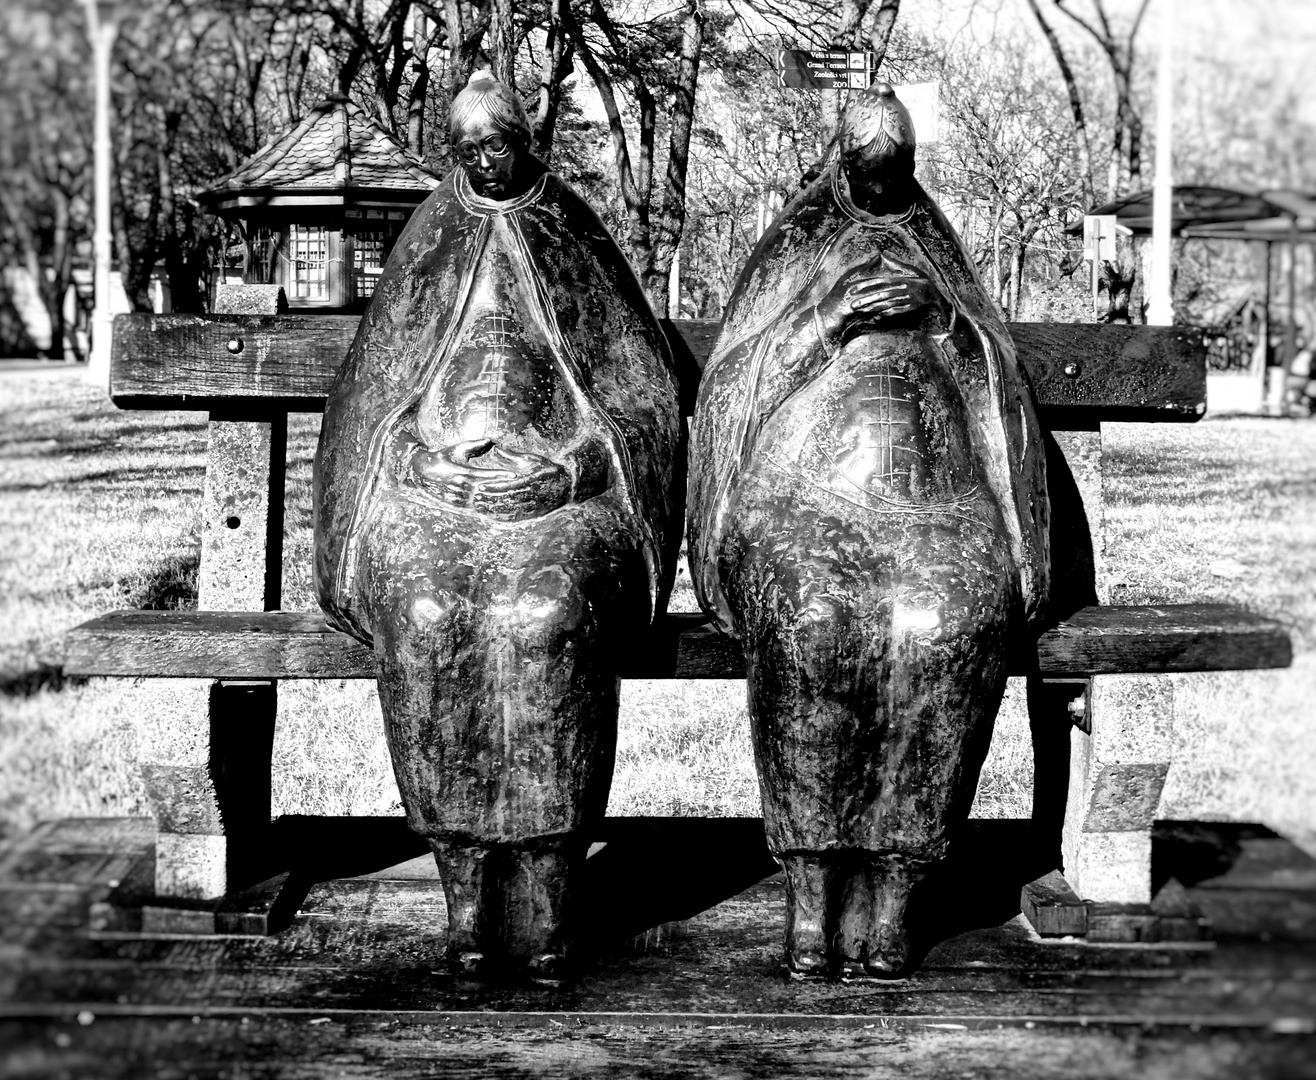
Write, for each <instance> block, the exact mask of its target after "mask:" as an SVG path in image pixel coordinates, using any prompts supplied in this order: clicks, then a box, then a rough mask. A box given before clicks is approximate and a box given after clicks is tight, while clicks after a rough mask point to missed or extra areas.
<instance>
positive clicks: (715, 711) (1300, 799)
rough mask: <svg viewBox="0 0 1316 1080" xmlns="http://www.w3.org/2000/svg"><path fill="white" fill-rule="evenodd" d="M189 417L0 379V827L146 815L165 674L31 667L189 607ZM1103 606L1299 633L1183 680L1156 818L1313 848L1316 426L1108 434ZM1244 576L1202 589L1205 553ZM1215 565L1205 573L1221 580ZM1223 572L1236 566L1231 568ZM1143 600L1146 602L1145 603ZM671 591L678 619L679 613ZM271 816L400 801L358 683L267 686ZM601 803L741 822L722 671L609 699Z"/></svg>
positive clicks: (753, 808) (1012, 805) (742, 806)
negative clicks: (1247, 823)
mask: <svg viewBox="0 0 1316 1080" xmlns="http://www.w3.org/2000/svg"><path fill="white" fill-rule="evenodd" d="M204 420H205V418H204V416H201V415H198V414H189V413H178V414H171V413H157V414H142V413H120V412H118V411H116V410H115V409H114V408H113V407H112V406H111V405H109V404H108V403H107V402H106V401H105V400H104V398H103V396H102V395H101V394H99V393H98V392H96V391H93V390H89V389H88V388H86V387H84V386H82V385H81V384H80V383H78V382H76V381H75V380H74V379H73V378H72V377H71V376H68V375H61V376H49V375H46V376H41V377H22V376H17V375H7V376H4V377H3V379H0V551H3V552H4V553H5V554H4V555H3V556H0V581H2V582H3V585H4V593H3V595H2V596H0V836H3V835H4V834H5V833H6V832H11V831H15V830H21V829H25V828H27V827H29V826H30V825H31V824H32V823H33V822H35V821H37V820H40V819H43V818H48V817H54V816H63V815H70V814H93V815H94V814H125V813H144V812H146V806H145V803H144V797H143V792H142V789H141V787H140V783H139V781H138V779H137V776H136V772H135V769H134V767H133V765H132V761H133V756H134V753H135V740H136V730H137V728H136V723H137V720H138V718H139V716H140V715H141V714H142V712H143V711H144V710H145V709H148V708H152V707H161V706H159V704H158V702H159V701H160V700H163V699H164V698H165V697H167V692H166V690H167V688H166V687H165V686H163V685H162V684H161V683H159V682H154V683H152V682H150V681H146V680H139V681H134V682H129V681H125V680H91V681H89V682H87V683H86V684H85V685H76V686H75V685H70V684H69V683H68V682H67V681H65V682H61V681H60V680H59V679H58V677H57V676H56V673H55V669H53V668H51V667H49V666H44V667H43V661H44V662H46V663H47V664H48V662H49V661H50V659H51V658H53V657H55V656H56V655H57V652H58V648H57V646H58V640H59V637H60V634H61V633H62V632H63V631H64V630H66V629H67V628H68V627H71V626H73V625H75V624H76V623H78V622H80V621H82V620H84V619H86V618H90V617H92V616H93V615H96V614H100V613H103V612H105V611H108V610H112V609H114V608H119V607H133V606H148V605H149V606H177V605H180V604H186V603H188V602H189V597H191V596H194V589H195V567H196V553H197V547H198V535H199V522H198V520H197V515H198V505H199V501H200V491H201V482H202V469H203V467H204V450H205V423H204ZM317 428H318V418H316V417H310V416H302V417H294V418H293V420H292V424H291V430H290V437H289V451H288V458H289V479H288V485H287V513H286V524H287V535H286V539H285V552H286V559H285V574H284V582H283V604H284V607H286V608H289V609H309V608H312V607H313V606H314V601H313V597H312V592H311V586H310V573H309V567H310V520H311V509H310V460H311V455H312V454H313V452H314V445H315V435H316V431H317ZM1108 447H1109V449H1110V451H1111V453H1112V457H1113V460H1114V462H1115V468H1114V469H1113V471H1112V472H1113V475H1112V476H1111V478H1110V481H1109V491H1108V497H1109V498H1110V499H1111V500H1112V507H1111V511H1110V517H1109V522H1110V525H1111V534H1112V543H1111V548H1110V551H1109V552H1108V561H1109V566H1110V568H1111V571H1112V574H1113V576H1114V578H1115V579H1116V581H1117V582H1118V588H1117V589H1116V590H1115V592H1114V595H1112V597H1111V599H1112V600H1116V601H1119V600H1124V601H1125V602H1135V603H1136V602H1141V601H1143V600H1148V601H1156V600H1160V601H1169V600H1179V599H1220V600H1237V601H1240V602H1243V603H1247V604H1249V605H1252V606H1254V607H1256V608H1257V609H1258V610H1261V611H1265V612H1268V613H1278V614H1280V615H1281V617H1283V618H1285V619H1287V620H1288V621H1289V622H1290V623H1291V625H1292V626H1293V627H1294V630H1295V642H1296V643H1297V645H1298V648H1299V650H1300V655H1299V661H1298V663H1297V664H1296V665H1295V668H1294V669H1293V670H1292V671H1290V672H1280V673H1271V672H1259V673H1243V674H1237V675H1220V676H1192V677H1187V676H1185V677H1181V678H1178V679H1177V682H1178V695H1179V702H1180V704H1181V706H1182V709H1181V712H1182V713H1183V714H1184V718H1183V722H1182V723H1181V724H1180V726H1179V738H1180V741H1181V743H1182V750H1183V754H1182V759H1183V760H1182V764H1179V765H1176V768H1175V769H1174V770H1173V771H1172V772H1171V777H1170V782H1169V785H1168V787H1167V792H1166V804H1165V807H1164V808H1163V811H1164V813H1165V814H1166V815H1167V816H1183V817H1193V816H1199V817H1225V818H1230V817H1233V818H1243V819H1250V820H1260V821H1264V822H1266V823H1267V824H1270V825H1272V826H1275V827H1278V828H1280V829H1281V830H1282V831H1285V832H1287V833H1288V834H1289V835H1291V836H1294V837H1295V839H1298V840H1299V841H1300V842H1303V843H1305V844H1306V845H1307V846H1308V847H1311V848H1316V821H1314V820H1313V819H1314V818H1316V814H1313V807H1316V780H1314V779H1313V778H1312V777H1311V776H1310V775H1308V774H1310V773H1311V772H1312V771H1313V770H1312V765H1313V764H1316V744H1313V741H1312V735H1311V734H1310V732H1311V731H1313V730H1316V728H1313V727H1312V726H1311V725H1310V724H1309V722H1308V716H1309V710H1310V699H1311V696H1312V694H1313V687H1314V686H1316V670H1314V668H1313V663H1312V652H1311V649H1312V645H1313V642H1314V640H1316V631H1314V627H1316V592H1314V589H1313V583H1314V582H1316V572H1314V571H1313V569H1312V568H1311V566H1310V565H1309V562H1310V560H1309V558H1308V553H1309V552H1310V551H1311V550H1312V547H1313V541H1314V540H1316V499H1313V498H1311V496H1312V495H1313V493H1316V492H1314V484H1316V478H1314V476H1313V468H1314V466H1313V461H1314V460H1316V455H1314V454H1313V451H1316V424H1307V425H1302V424H1296V423H1292V422H1278V421H1270V422H1266V421H1227V422H1226V421H1214V422H1207V423H1204V424H1200V425H1196V426H1195V427H1135V426H1123V427H1118V428H1116V429H1113V430H1112V432H1111V434H1110V437H1109V438H1108ZM1225 559H1236V560H1239V561H1241V562H1242V563H1244V564H1246V567H1247V569H1246V571H1245V572H1244V573H1243V575H1242V576H1241V577H1237V578H1221V577H1216V576H1212V574H1211V573H1210V571H1209V570H1208V569H1206V568H1207V567H1208V566H1209V564H1211V563H1212V562H1216V561H1220V560H1225ZM1217 569H1220V568H1219V567H1217ZM1224 569H1226V570H1230V569H1236V568H1230V567H1225V568H1224ZM1154 590H1155V591H1154ZM691 605H692V598H691V597H690V595H689V591H688V587H687V588H686V589H685V591H684V593H683V594H681V595H678V597H677V599H676V603H675V605H674V606H676V607H684V608H689V607H690V606H691ZM1022 699H1023V694H1022V687H1021V686H1019V685H1017V683H1016V682H1015V681H1012V684H1011V690H1010V693H1009V694H1008V695H1007V701H1006V706H1005V707H1004V708H1003V710H1002V713H1001V716H1000V718H999V720H998V722H997V735H996V739H995V741H994V742H993V746H992V753H991V756H990V758H989V760H988V763H987V767H986V769H985V770H984V774H983V779H982V783H981V784H980V787H979V792H978V799H977V802H976V804H975V810H974V812H975V813H976V814H978V815H979V816H987V817H1017V816H1026V815H1027V813H1028V808H1029V801H1030V791H1031V783H1032V776H1031V773H1032V760H1031V748H1030V744H1029V737H1028V724H1027V718H1026V715H1025V712H1024V708H1023V701H1022ZM274 797H275V808H276V812H279V813H294V812H296V813H322V814H387V813H397V812H398V810H399V805H398V800H397V790H396V787H395V786H394V784H393V781H392V778H391V770H390V767H389V763H388V758H387V753H386V751H385V748H384V743H383V738H382V734H381V729H380V721H379V715H378V702H377V700H376V698H375V695H374V692H373V688H372V687H371V686H370V685H369V684H367V683H361V682H355V683H353V682H326V683H311V682H307V683H294V682H287V683H284V684H283V685H282V686H281V688H280V722H279V727H278V734H277V736H276V744H275V775H274ZM610 812H611V813H614V814H702V815H713V814H722V815H742V814H745V815H748V814H756V813H757V812H758V792H757V784H756V781H755V779H754V769H753V762H752V760H751V755H750V749H749V735H748V723H747V719H746V716H745V708H744V688H743V684H741V683H739V682H734V683H719V682H690V683H670V682H656V683H641V682H628V683H626V684H625V685H624V689H623V702H622V715H621V718H620V730H619V745H618V756H617V771H616V776H615V780H614V783H613V794H612V800H611V803H610Z"/></svg>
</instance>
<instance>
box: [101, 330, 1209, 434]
mask: <svg viewBox="0 0 1316 1080" xmlns="http://www.w3.org/2000/svg"><path fill="white" fill-rule="evenodd" d="M359 321H360V320H359V318H358V317H356V316H351V315H271V316H243V315H120V316H118V317H117V318H116V319H115V321H114V359H113V365H112V370H111V379H110V396H111V398H113V400H114V401H115V403H116V404H117V405H119V407H120V408H125V409H207V410H210V411H212V412H215V413H217V414H231V415H233V416H234V417H235V418H236V417H239V416H241V417H243V418H246V417H254V416H255V415H258V414H259V412H261V411H262V410H264V411H290V412H319V411H321V410H322V409H323V408H324V398H325V394H326V393H327V392H328V389H329V384H330V381H331V380H332V378H333V375H334V372H335V371H336V370H337V368H338V366H339V365H340V364H341V363H342V360H343V357H344V356H345V355H346V353H347V349H348V347H349V345H350V344H351V342H352V338H353V337H354V335H355V334H356V328H357V325H358V323H359ZM1008 325H1009V329H1010V334H1011V336H1012V337H1013V338H1014V341H1015V345H1016V348H1017V349H1018V353H1019V359H1020V362H1021V364H1022V365H1023V367H1024V369H1025V370H1026V371H1027V373H1028V377H1029V379H1030V380H1031V382H1032V384H1033V389H1034V393H1035V394H1036V396H1037V401H1038V407H1039V410H1040V413H1041V421H1042V424H1043V426H1044V427H1046V428H1048V429H1050V430H1091V429H1093V428H1095V426H1096V424H1098V423H1099V422H1101V421H1107V420H1143V421H1148V420H1151V421H1194V420H1197V419H1199V418H1200V417H1201V416H1202V415H1203V414H1204V413H1205V411H1206V374H1205V365H1204V362H1203V357H1204V347H1203V344H1202V335H1201V332H1200V331H1199V330H1196V329H1192V328H1187V327H1177V326H1176V327H1153V326H1103V325H1096V324H1087V323H1074V324H1052V323H1010V324H1008ZM716 330H717V323H716V322H713V321H710V320H677V321H675V322H672V323H669V324H668V334H669V337H670V338H671V340H672V343H673V347H674V349H675V351H676V353H677V360H678V366H679V367H680V369H681V374H682V379H683V387H682V389H683V394H682V396H683V398H684V399H685V400H684V404H685V407H686V409H687V411H688V410H689V409H690V408H691V407H692V405H693V401H694V386H695V384H696V383H697V382H698V370H699V369H702V367H703V365H704V363H705V361H706V360H707V357H708V352H709V349H710V348H711V346H712V342H713V338H714V335H715V334H716Z"/></svg>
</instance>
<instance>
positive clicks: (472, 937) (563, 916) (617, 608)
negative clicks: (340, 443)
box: [371, 512, 644, 976]
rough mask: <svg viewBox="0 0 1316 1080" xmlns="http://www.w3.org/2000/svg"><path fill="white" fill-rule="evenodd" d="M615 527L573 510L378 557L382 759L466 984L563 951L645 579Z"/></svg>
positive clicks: (375, 623) (607, 775)
mask: <svg viewBox="0 0 1316 1080" xmlns="http://www.w3.org/2000/svg"><path fill="white" fill-rule="evenodd" d="M610 524H611V522H610V521H609V519H608V518H607V517H605V516H604V515H603V514H602V513H597V514H594V515H593V516H585V514H584V513H583V512H581V516H580V518H579V519H576V520H573V519H572V518H571V517H569V516H567V515H566V514H564V515H563V516H562V517H561V518H559V519H555V520H554V522H553V528H552V529H549V528H544V529H542V530H532V529H531V528H526V529H524V530H522V531H521V532H520V533H519V534H517V533H509V534H506V535H505V536H500V537H498V538H497V539H498V541H499V544H498V545H497V546H495V545H494V544H492V543H491V541H490V539H489V538H487V537H483V536H482V535H481V536H480V537H477V540H476V542H471V543H468V544H466V545H462V544H459V543H458V538H454V537H453V536H452V535H451V534H449V535H448V536H447V537H445V540H446V543H445V546H444V547H443V548H442V549H441V550H438V551H435V552H434V553H433V554H431V553H430V552H429V551H426V550H425V549H421V550H420V551H419V553H418V554H410V557H408V555H409V553H408V552H406V551H405V550H404V551H402V552H398V551H397V550H396V549H395V550H394V551H392V552H389V551H387V550H385V549H384V548H383V547H382V545H381V547H380V548H379V549H376V550H379V551H380V552H381V553H382V554H383V556H384V557H386V558H389V560H390V562H391V565H387V566H386V572H385V573H381V574H380V575H379V577H378V578H377V579H376V582H375V583H374V590H373V593H372V595H373V597H374V601H375V602H374V605H373V606H372V609H371V628H372V631H373V633H374V635H375V644H376V654H377V656H378V657H379V663H380V680H379V686H380V697H381V702H382V704H383V711H384V722H385V731H386V734H387V737H388V743H389V751H390V754H391V756H392V758H393V768H394V773H395V775H396V777H397V781H398V789H399V792H400V793H401V795H402V801H403V804H404V805H405V807H406V809H407V820H408V823H409V824H410V825H411V827H412V828H413V829H414V830H415V831H416V832H418V833H420V834H421V835H423V836H425V837H426V838H428V839H429V840H430V841H431V845H432V847H433V848H434V851H435V856H436V859H437V861H438V865H439V870H440V874H441V876H442V877H443V879H444V883H445V889H446V891H447V894H448V901H449V932H450V935H451V944H450V946H449V949H448V953H449V958H450V959H451V960H453V961H454V962H455V963H456V965H457V966H458V967H460V968H462V969H464V970H465V969H470V968H473V967H492V966H506V965H510V966H513V967H520V968H528V969H529V970H530V971H531V972H532V973H535V974H540V975H545V976H548V975H553V974H556V973H558V972H559V971H560V969H561V967H562V965H563V963H564V961H565V958H566V956H567V955H568V953H569V952H570V944H571V942H570V938H571V930H572V922H573V920H572V917H571V907H572V902H573V895H574V894H575V893H577V892H578V891H579V884H578V878H579V870H580V868H581V867H582V866H583V864H584V856H585V851H586V849H587V846H588V842H589V840H590V839H591V836H590V830H591V829H592V828H593V827H594V825H595V824H596V823H597V822H599V821H601V819H602V817H603V812H604V809H605V807H606V804H607V797H608V788H609V785H610V782H611V777H612V766H613V759H614V754H615V748H616V722H617V701H618V679H617V675H616V660H615V650H616V649H617V647H618V644H619V643H620V642H622V641H624V640H625V639H626V637H627V632H628V630H629V629H630V628H631V623H635V622H639V621H641V620H640V619H639V618H637V615H638V614H639V613H637V612H636V611H634V610H632V607H631V605H632V603H633V601H634V598H635V597H636V596H637V595H638V596H643V593H637V592H636V586H637V583H638V584H639V585H640V586H641V587H643V584H644V579H643V578H642V577H641V576H639V575H640V574H642V573H643V567H642V564H639V563H638V560H636V559H634V558H629V557H626V556H627V555H628V554H633V553H628V552H626V551H623V555H622V556H621V557H619V556H617V555H615V554H614V553H612V552H610V551H609V550H607V548H606V547H605V546H604V545H605V544H606V543H608V542H609V541H610V540H612V539H613V536H615V534H612V535H610V534H609V532H608V531H607V528H606V527H607V526H608V525H610ZM391 532H392V534H393V536H395V537H396V536H398V535H403V536H405V535H406V534H405V533H404V531H403V530H402V529H400V528H398V527H396V526H395V527H394V528H393V529H392V530H391ZM382 534H383V530H381V539H382ZM486 550H493V551H495V552H496V554H497V561H496V562H493V561H492V560H490V559H488V558H487V556H486V554H485V552H486ZM399 556H400V557H399ZM642 611H643V609H642V608H641V609H640V612H642ZM628 616H629V618H628Z"/></svg>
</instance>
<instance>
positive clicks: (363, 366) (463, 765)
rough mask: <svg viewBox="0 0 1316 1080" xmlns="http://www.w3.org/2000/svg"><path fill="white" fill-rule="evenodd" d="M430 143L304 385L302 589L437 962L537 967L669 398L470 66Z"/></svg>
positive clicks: (620, 642)
mask: <svg viewBox="0 0 1316 1080" xmlns="http://www.w3.org/2000/svg"><path fill="white" fill-rule="evenodd" d="M451 136H452V142H453V146H454V149H455V150H456V152H457V155H458V158H459V160H460V162H461V167H460V168H458V169H457V170H456V171H454V172H453V174H452V175H451V176H450V177H448V178H447V179H446V180H445V182H444V183H443V184H442V185H441V186H440V187H439V188H438V189H437V190H436V191H435V192H434V194H433V195H431V196H430V198H429V199H428V200H427V201H426V203H425V204H424V205H423V206H421V208H420V209H419V210H418V211H417V212H416V214H415V215H414V216H413V217H412V219H411V221H410V222H409V223H408V225H407V228H406V229H405V231H404V232H403V233H402V235H401V236H400V237H399V240H398V243H397V245H396V247H395V249H394V252H393V255H392V256H391V258H390V260H389V262H388V265H387V266H386V267H385V269H384V272H383V274H382V276H381V278H380V281H379V283H378V285H377V287H376V290H375V293H374V296H373V298H372V300H371V303H370V306H369V308H368V309H367V311H366V313H365V316H364V318H363V319H362V324H361V329H360V331H359V333H358V335H357V338H356V341H355V342H354V344H353V346H352V348H351V351H350V352H349V355H348V357H347V360H346V362H345V363H344V365H343V368H342V369H341V371H340V373H339V375H338V378H337V380H336V382H335V384H334V386H333V388H332V390H331V392H330V395H329V399H328V403H327V406H326V411H325V420H324V426H323V428H322V432H321V439H320V446H319V449H318V452H317V455H316V474H315V506H316V564H315V570H316V582H317V588H318V591H319V595H320V600H321V605H322V606H323V608H324V610H325V611H326V613H327V614H328V615H329V617H330V619H331V621H332V622H333V623H334V624H335V625H337V626H339V627H340V628H342V629H344V630H347V631H348V632H349V633H352V634H354V635H356V636H357V637H359V638H361V639H362V640H364V641H367V642H370V643H372V644H373V646H374V649H375V653H376V656H377V658H378V662H379V689H380V698H381V702H382V704H383V709H384V720H385V729H386V734H387V738H388V744H389V750H390V754H391V756H392V759H393V766H394V772H395V775H396V777H397V781H398V787H399V790H400V792H401V794H402V799H403V803H404V806H405V808H406V812H407V819H408V822H409V824H410V825H411V827H412V828H413V829H415V830H416V831H417V832H419V833H421V834H422V835H424V836H425V837H426V838H427V839H428V840H429V843H430V846H431V848H432V849H433V851H434V854H435V857H436V860H437V863H438V866H439V870H440V875H441V877H442V879H443V886H444V892H445V896H446V900H447V905H448V929H449V935H448V953H449V956H450V958H451V959H452V960H453V962H454V963H456V964H457V965H458V966H459V967H461V968H462V969H464V970H468V971H478V970H483V969H486V968H488V967H490V966H497V965H502V966H508V965H510V966H512V967H514V968H523V969H529V970H530V971H532V972H535V973H538V974H541V975H552V974H555V973H557V972H559V971H560V970H561V967H562V964H563V961H564V959H565V958H566V956H567V955H568V953H569V952H570V949H571V944H572V936H573V915H572V905H573V898H574V896H575V894H576V891H577V890H576V886H575V885H574V884H573V882H574V881H575V880H576V879H577V877H578V875H579V871H580V868H581V866H582V864H583V862H584V858H585V854H586V849H587V847H588V844H589V842H590V839H591V829H592V828H593V827H594V826H595V824H596V823H597V822H598V821H599V820H601V818H602V815H603V811H604V808H605V805H606V802H607V796H608V789H609V784H610V782H611V774H612V767H613V757H614V752H615V743H616V720H617V700H618V677H617V656H618V653H619V652H620V651H621V650H622V649H624V648H625V647H626V645H627V642H628V640H633V639H634V637H635V635H637V634H641V633H643V632H644V630H645V629H646V628H647V626H648V625H649V622H650V620H651V618H652V617H653V615H654V614H655V612H656V611H658V610H660V608H661V606H662V604H663V603H664V601H665V593H666V591H667V590H668V589H669V588H670V583H671V578H672V575H673V573H674V560H675V549H676V545H677V544H678V543H679V535H680V510H681V507H680V494H679V492H678V493H674V492H673V490H672V489H673V486H674V485H673V477H674V475H675V469H676V454H677V451H678V445H679V430H680V429H679V410H678V406H677V394H676V385H675V380H674V377H673V373H672V360H671V356H670V353H669V350H668V347H667V344H666V340H665V338H664V337H663V334H662V330H661V328H660V327H659V325H658V323H657V321H656V319H655V318H654V316H653V313H652V310H651V309H650V307H649V305H648V302H647V301H646V299H645V297H644V294H643V292H642V290H641V288H640V285H639V283H638V281H637V280H636V278H635V275H634V273H633V271H632V270H631V269H630V267H629V265H628V264H627V263H626V260H625V258H624V257H623V256H622V254H621V252H620V250H619V249H618V248H617V246H616V243H615V242H614V241H613V239H612V237H611V236H610V235H609V234H608V232H607V229H606V228H605V227H604V226H603V224H602V223H601V222H600V221H599V219H598V217H597V216H596V215H595V214H594V213H593V212H592V211H591V210H590V209H589V207H588V206H586V204H585V203H583V202H582V201H581V200H580V198H579V197H578V196H576V195H575V194H574V193H573V192H572V191H571V190H570V189H569V188H568V187H567V186H566V185H565V184H564V183H563V182H562V181H561V180H560V179H559V178H558V177H557V176H555V175H554V174H553V173H552V172H550V171H548V170H547V169H546V168H545V166H544V165H543V164H542V162H540V161H539V160H538V159H537V158H535V157H534V155H533V154H531V152H530V126H529V122H528V120H527V118H526V115H525V111H524V109H523V107H522V106H521V104H520V102H519V100H518V99H517V97H516V95H515V94H514V93H513V92H512V91H510V90H509V89H508V88H507V87H505V86H503V85H502V84H501V83H498V82H496V81H494V80H493V79H492V77H491V76H489V75H488V74H487V73H477V75H475V76H474V77H472V79H471V82H470V84H469V85H468V86H467V88H466V89H465V90H464V91H462V93H461V94H459V95H458V96H457V98H456V99H454V101H453V105H452V111H451Z"/></svg>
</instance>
